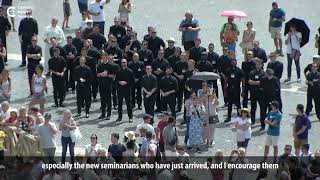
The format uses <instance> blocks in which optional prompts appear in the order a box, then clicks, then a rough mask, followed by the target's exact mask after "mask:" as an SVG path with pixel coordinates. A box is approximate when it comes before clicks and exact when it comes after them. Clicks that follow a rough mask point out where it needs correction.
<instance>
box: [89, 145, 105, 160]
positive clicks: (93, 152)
mask: <svg viewBox="0 0 320 180" xmlns="http://www.w3.org/2000/svg"><path fill="white" fill-rule="evenodd" d="M101 147H102V146H101V144H96V146H95V147H92V146H91V144H88V145H86V156H90V157H95V156H97V154H96V153H95V151H98V149H101ZM91 149H94V150H95V151H91Z"/></svg>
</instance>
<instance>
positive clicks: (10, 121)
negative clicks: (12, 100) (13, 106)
mask: <svg viewBox="0 0 320 180" xmlns="http://www.w3.org/2000/svg"><path fill="white" fill-rule="evenodd" d="M5 122H6V123H16V122H17V117H15V118H13V117H10V118H9V119H6V121H5Z"/></svg>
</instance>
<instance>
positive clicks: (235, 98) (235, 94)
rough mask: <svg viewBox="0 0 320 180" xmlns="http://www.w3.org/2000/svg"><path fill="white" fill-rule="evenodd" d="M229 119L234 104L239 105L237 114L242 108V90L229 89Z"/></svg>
mask: <svg viewBox="0 0 320 180" xmlns="http://www.w3.org/2000/svg"><path fill="white" fill-rule="evenodd" d="M228 99H229V103H228V119H231V113H232V108H233V105H236V106H237V114H239V109H241V105H240V91H239V90H236V89H229V90H228Z"/></svg>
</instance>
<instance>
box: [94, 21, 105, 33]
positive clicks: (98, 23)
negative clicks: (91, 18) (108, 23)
mask: <svg viewBox="0 0 320 180" xmlns="http://www.w3.org/2000/svg"><path fill="white" fill-rule="evenodd" d="M104 24H105V21H102V22H93V26H95V25H97V26H99V29H100V33H101V34H103V35H104Z"/></svg>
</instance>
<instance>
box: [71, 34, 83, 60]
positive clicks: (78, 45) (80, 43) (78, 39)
mask: <svg viewBox="0 0 320 180" xmlns="http://www.w3.org/2000/svg"><path fill="white" fill-rule="evenodd" d="M83 41H84V39H83V38H82V37H81V31H80V30H78V31H76V37H74V38H73V39H72V44H73V45H74V46H75V47H76V48H77V55H76V56H80V53H81V49H82V48H83Z"/></svg>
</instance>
